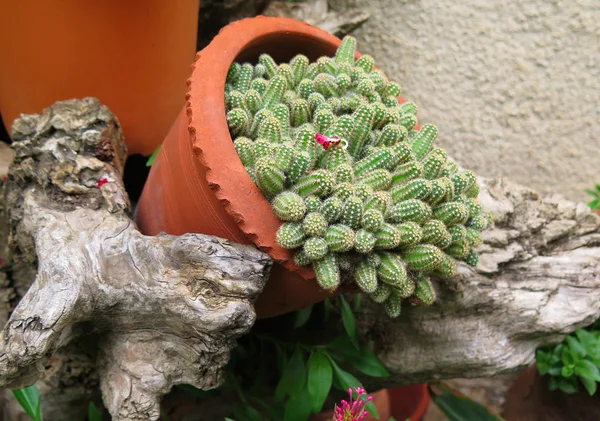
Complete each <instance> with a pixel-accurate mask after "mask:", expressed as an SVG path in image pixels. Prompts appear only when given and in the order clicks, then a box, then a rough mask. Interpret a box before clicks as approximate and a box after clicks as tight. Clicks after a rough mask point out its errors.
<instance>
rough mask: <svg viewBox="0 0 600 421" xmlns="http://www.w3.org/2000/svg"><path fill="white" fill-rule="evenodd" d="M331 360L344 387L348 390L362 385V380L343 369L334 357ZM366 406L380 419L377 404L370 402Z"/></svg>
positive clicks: (364, 397)
mask: <svg viewBox="0 0 600 421" xmlns="http://www.w3.org/2000/svg"><path fill="white" fill-rule="evenodd" d="M330 361H331V365H332V366H333V371H334V373H335V375H336V377H337V379H338V380H339V382H340V384H341V386H342V388H343V389H345V390H348V389H354V388H355V387H359V386H360V387H362V384H361V382H360V381H359V380H358V379H357V378H356V377H354V376H353V375H352V374H350V373H348V372H347V371H345V370H342V369H341V368H340V367H339V366H338V365H337V364H336V363H335V362H334V361H333V360H332V359H330ZM362 399H363V401H364V400H366V399H367V396H363V398H362ZM365 408H366V409H367V411H369V414H371V415H372V416H373V417H374V418H375V419H379V413H378V412H377V408H375V405H374V404H373V402H372V401H371V402H369V403H368V404H367V405H366V406H365Z"/></svg>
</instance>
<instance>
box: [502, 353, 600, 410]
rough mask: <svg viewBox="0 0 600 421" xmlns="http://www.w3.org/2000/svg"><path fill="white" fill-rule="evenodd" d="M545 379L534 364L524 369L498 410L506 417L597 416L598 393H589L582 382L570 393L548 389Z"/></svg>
mask: <svg viewBox="0 0 600 421" xmlns="http://www.w3.org/2000/svg"><path fill="white" fill-rule="evenodd" d="M548 379H549V377H548V376H543V377H542V376H540V374H539V373H538V371H537V366H535V365H533V366H531V367H529V368H527V369H526V370H524V371H523V372H522V373H521V375H520V376H519V377H518V378H517V380H515V382H514V383H513V385H512V386H511V388H510V389H509V390H508V392H507V393H506V401H505V403H504V409H503V413H502V416H503V417H504V418H505V419H506V421H598V420H600V394H598V393H597V394H596V395H594V396H589V395H588V393H587V392H586V391H585V389H584V388H583V386H580V392H579V393H577V394H573V395H570V394H566V393H563V392H561V391H554V392H551V391H550V390H549V389H548Z"/></svg>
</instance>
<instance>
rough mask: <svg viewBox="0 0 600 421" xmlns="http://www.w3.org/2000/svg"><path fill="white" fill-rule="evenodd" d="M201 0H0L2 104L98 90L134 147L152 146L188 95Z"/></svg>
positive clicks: (16, 106)
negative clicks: (186, 93)
mask: <svg viewBox="0 0 600 421" xmlns="http://www.w3.org/2000/svg"><path fill="white" fill-rule="evenodd" d="M199 4H200V2H199V0H178V1H164V0H144V1H139V0H138V1H123V0H101V1H95V0H36V1H32V0H19V1H2V2H1V5H0V16H2V17H3V18H4V19H3V20H2V25H0V62H1V63H2V65H1V66H0V113H2V118H3V120H4V125H5V126H6V128H7V130H8V131H9V132H10V127H11V125H12V122H13V121H14V119H16V118H17V117H19V115H20V114H21V113H39V112H41V111H42V110H43V109H44V108H46V107H48V106H50V105H51V104H52V103H54V102H55V101H58V100H64V99H69V98H81V97H86V96H94V97H97V98H99V99H100V101H101V102H102V103H103V104H105V105H107V106H108V107H109V108H110V109H111V111H112V112H113V113H115V115H117V116H118V118H119V121H120V123H121V125H122V126H123V131H124V133H125V138H126V142H127V148H128V149H129V153H130V154H134V153H141V154H145V155H149V154H151V153H152V152H153V151H154V150H155V149H156V147H157V146H158V145H160V143H161V142H162V140H163V138H164V136H165V135H166V134H167V132H168V130H169V127H171V124H172V123H173V121H174V120H175V118H176V117H177V113H178V112H179V111H180V110H181V107H182V106H183V105H184V104H185V92H186V85H185V81H186V79H187V77H188V76H189V72H190V66H191V63H192V62H193V59H194V53H195V51H196V34H197V27H198V9H199Z"/></svg>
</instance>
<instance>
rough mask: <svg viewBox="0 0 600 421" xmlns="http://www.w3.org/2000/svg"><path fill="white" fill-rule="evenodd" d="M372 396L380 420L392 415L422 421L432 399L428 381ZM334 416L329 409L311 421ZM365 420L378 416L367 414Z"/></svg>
mask: <svg viewBox="0 0 600 421" xmlns="http://www.w3.org/2000/svg"><path fill="white" fill-rule="evenodd" d="M371 396H373V403H374V404H375V407H376V408H377V412H378V413H379V421H388V419H389V418H390V417H394V418H395V419H396V421H405V420H410V421H421V420H422V419H423V416H424V415H425V411H427V407H428V406H429V400H430V396H429V391H428V390H427V384H426V383H423V384H414V385H411V386H404V387H395V388H392V389H383V390H380V391H379V392H375V393H372V394H371ZM332 417H333V411H328V412H323V413H321V414H318V415H314V416H313V417H311V419H310V421H331V418H332ZM364 421H376V418H375V417H372V416H371V415H367V416H366V417H365V419H364Z"/></svg>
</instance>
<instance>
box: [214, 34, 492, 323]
mask: <svg viewBox="0 0 600 421" xmlns="http://www.w3.org/2000/svg"><path fill="white" fill-rule="evenodd" d="M355 48H356V40H355V39H354V38H352V37H346V38H344V39H343V40H342V44H341V45H340V47H339V49H338V51H337V52H336V54H335V56H334V57H321V58H319V59H318V60H317V61H316V62H313V63H310V62H309V59H308V58H307V57H306V56H303V55H298V56H295V57H294V58H293V59H292V60H290V61H289V62H288V63H276V62H275V61H274V60H273V58H272V57H270V56H268V55H266V54H262V55H261V56H260V57H259V59H258V63H257V64H256V65H252V64H249V63H234V64H233V65H232V66H231V68H230V70H229V72H228V74H227V79H226V85H225V95H224V98H225V106H226V118H227V123H228V125H229V129H230V133H231V136H232V139H233V141H234V147H235V150H236V152H237V153H238V156H239V157H240V161H241V162H242V164H243V165H244V167H245V168H246V171H247V173H248V174H249V175H250V177H251V178H252V180H253V181H254V182H255V183H256V184H257V186H258V187H259V189H260V190H261V192H262V193H263V194H264V196H265V197H266V198H267V199H269V200H270V201H271V202H270V203H271V207H272V209H273V213H274V214H275V216H277V218H278V219H279V220H280V221H282V225H281V226H280V227H279V229H278V231H277V235H276V240H277V243H278V244H279V245H280V246H281V247H284V248H286V249H291V250H294V251H293V254H294V263H295V264H296V265H298V266H305V267H312V268H313V269H314V271H315V274H316V277H317V281H318V283H319V285H320V286H321V287H322V288H325V289H328V290H333V289H335V288H337V287H338V286H339V284H340V280H341V272H344V273H348V274H349V275H350V276H349V277H348V279H350V280H352V279H353V280H354V282H355V283H356V285H357V286H358V287H359V288H360V289H361V290H362V291H363V292H365V293H366V294H367V295H368V296H369V297H370V298H371V299H372V300H373V301H375V302H377V303H380V304H382V305H383V307H384V309H385V311H386V312H387V313H388V314H389V315H390V317H398V316H399V315H400V313H401V308H402V302H403V300H408V301H409V302H411V303H412V304H422V305H431V304H432V303H433V302H434V301H435V297H436V295H435V290H434V287H433V284H432V282H431V280H430V278H429V277H428V276H427V274H431V275H433V276H437V277H444V278H451V277H453V276H455V275H456V267H457V266H456V264H457V261H464V262H465V263H467V264H469V265H471V266H475V265H477V264H478V261H479V260H478V255H477V253H476V251H475V249H476V248H477V247H479V246H480V245H481V243H482V241H483V240H482V238H483V237H482V231H483V230H485V229H487V228H488V227H489V226H490V225H491V224H492V217H491V214H490V213H489V212H487V211H486V210H484V209H483V208H482V206H481V205H480V204H479V202H478V201H477V199H476V197H477V195H478V192H479V185H478V183H477V178H476V176H475V174H474V173H473V172H471V171H469V170H463V169H461V168H460V167H459V166H458V165H457V164H456V163H455V162H453V161H452V160H450V159H449V158H448V155H447V154H446V152H445V151H444V150H443V149H441V148H439V147H436V145H435V140H436V137H437V134H438V129H437V128H436V127H435V126H434V125H432V124H426V125H424V126H423V127H422V128H421V129H416V128H415V127H418V126H416V124H417V113H418V109H417V106H416V104H414V103H413V102H403V103H402V104H400V102H399V98H398V96H399V95H400V93H401V87H400V85H399V84H398V83H396V82H394V81H390V80H388V78H387V76H386V75H385V74H384V73H383V72H382V71H380V70H377V69H376V68H375V62H374V60H373V58H372V57H371V56H368V55H363V56H361V57H360V58H359V59H358V60H355V56H356V51H355ZM317 133H320V134H322V135H324V136H326V137H327V138H329V140H328V141H327V142H333V143H326V144H322V143H323V140H322V139H324V138H321V137H318V136H316V135H317ZM317 138H318V139H320V140H321V143H319V142H317V140H316V139H317ZM336 139H337V140H336ZM338 141H339V142H338Z"/></svg>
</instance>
